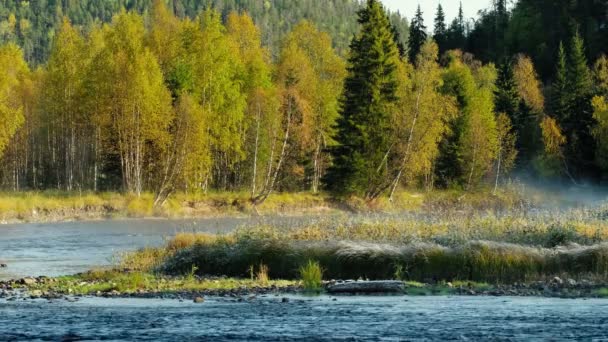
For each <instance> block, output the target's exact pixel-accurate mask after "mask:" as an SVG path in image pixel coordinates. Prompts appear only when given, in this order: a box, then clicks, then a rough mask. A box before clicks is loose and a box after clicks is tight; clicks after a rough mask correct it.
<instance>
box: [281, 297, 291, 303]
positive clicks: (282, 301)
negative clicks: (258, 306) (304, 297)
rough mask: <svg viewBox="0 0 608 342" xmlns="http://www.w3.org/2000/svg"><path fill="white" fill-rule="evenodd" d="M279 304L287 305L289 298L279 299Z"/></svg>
mask: <svg viewBox="0 0 608 342" xmlns="http://www.w3.org/2000/svg"><path fill="white" fill-rule="evenodd" d="M281 303H289V298H287V297H284V298H283V299H281Z"/></svg>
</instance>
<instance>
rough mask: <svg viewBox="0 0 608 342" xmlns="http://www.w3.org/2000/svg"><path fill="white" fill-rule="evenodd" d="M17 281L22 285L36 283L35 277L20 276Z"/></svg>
mask: <svg viewBox="0 0 608 342" xmlns="http://www.w3.org/2000/svg"><path fill="white" fill-rule="evenodd" d="M19 283H20V284H22V285H34V284H36V279H34V278H22V279H21V280H19Z"/></svg>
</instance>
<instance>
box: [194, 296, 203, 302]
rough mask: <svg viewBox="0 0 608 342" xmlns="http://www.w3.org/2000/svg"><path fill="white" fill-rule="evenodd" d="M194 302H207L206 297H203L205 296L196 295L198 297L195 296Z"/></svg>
mask: <svg viewBox="0 0 608 342" xmlns="http://www.w3.org/2000/svg"><path fill="white" fill-rule="evenodd" d="M194 302H195V303H197V304H200V303H204V302H205V298H203V297H196V298H194Z"/></svg>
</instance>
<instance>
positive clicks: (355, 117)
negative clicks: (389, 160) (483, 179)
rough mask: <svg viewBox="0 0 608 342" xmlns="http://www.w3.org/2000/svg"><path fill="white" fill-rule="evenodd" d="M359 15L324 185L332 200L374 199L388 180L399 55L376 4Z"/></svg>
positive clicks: (369, 4)
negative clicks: (357, 28) (358, 25)
mask: <svg viewBox="0 0 608 342" xmlns="http://www.w3.org/2000/svg"><path fill="white" fill-rule="evenodd" d="M358 14H359V23H360V25H361V31H360V33H359V34H358V35H357V36H356V37H355V39H353V42H352V43H351V53H350V58H349V68H348V76H347V78H346V81H345V89H344V95H343V99H342V108H341V112H340V118H339V120H338V132H337V136H336V142H337V146H336V147H334V148H333V149H332V156H333V160H334V164H333V166H332V167H331V168H330V169H329V170H328V173H327V175H326V177H325V184H326V185H327V188H328V189H329V190H330V191H331V192H332V193H333V194H335V195H339V196H345V195H346V196H348V195H359V196H365V197H366V199H368V200H373V199H375V198H377V197H378V196H379V195H380V194H381V193H382V192H383V190H386V189H382V187H383V185H384V184H386V183H387V182H386V180H387V178H388V177H389V175H388V170H387V168H386V167H385V165H386V158H385V156H386V155H387V154H388V153H389V152H390V150H391V146H390V140H389V139H390V136H391V129H392V125H391V118H392V113H393V110H392V107H393V105H394V104H395V102H396V101H397V96H396V91H397V85H398V84H397V63H398V62H399V52H398V49H397V46H396V45H395V41H394V39H393V37H394V36H393V33H392V30H391V25H390V23H389V21H388V20H387V17H386V14H385V11H384V8H383V6H382V4H381V3H380V2H379V1H378V0H368V1H367V6H366V7H365V8H364V9H362V10H360V11H359V13H358Z"/></svg>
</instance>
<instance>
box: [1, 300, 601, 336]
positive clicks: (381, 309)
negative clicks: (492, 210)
mask: <svg viewBox="0 0 608 342" xmlns="http://www.w3.org/2000/svg"><path fill="white" fill-rule="evenodd" d="M0 315H1V316H0V340H29V339H40V340H64V341H66V340H72V341H75V340H128V341H133V340H166V341H190V340H205V341H276V340H280V341H292V340H299V341H317V340H320V341H323V340H327V341H357V340H366V341H401V340H439V341H449V340H463V341H482V340H492V341H495V340H505V341H514V340H518V341H537V340H538V341H547V340H549V341H570V340H584V341H601V340H606V339H608V331H606V326H607V325H608V301H603V300H564V299H543V298H482V297H475V298H471V297H338V298H337V300H336V301H333V299H332V298H330V297H317V298H305V297H290V300H289V302H288V303H282V300H281V298H279V297H272V296H270V297H267V298H259V299H257V300H255V301H252V302H247V301H246V302H233V301H227V300H220V299H210V300H207V301H206V302H205V303H203V304H194V303H192V302H189V301H188V302H179V301H176V300H155V299H127V300H125V299H93V298H91V299H82V300H81V301H80V302H78V303H67V302H63V301H58V302H55V303H50V304H49V303H44V302H42V301H40V302H35V301H34V302H31V301H28V302H23V303H19V304H7V303H6V302H2V301H0Z"/></svg>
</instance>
